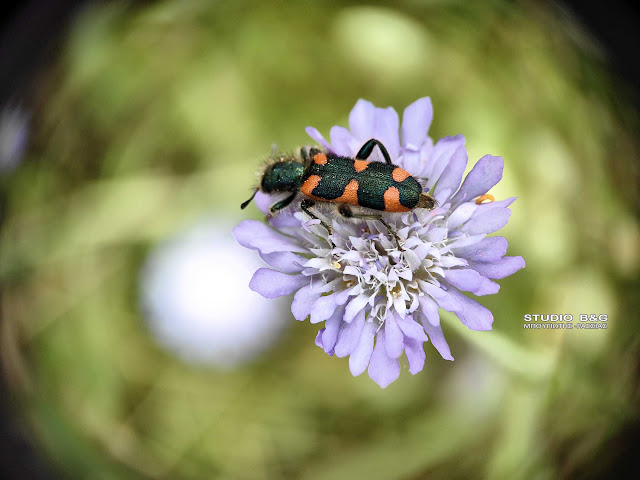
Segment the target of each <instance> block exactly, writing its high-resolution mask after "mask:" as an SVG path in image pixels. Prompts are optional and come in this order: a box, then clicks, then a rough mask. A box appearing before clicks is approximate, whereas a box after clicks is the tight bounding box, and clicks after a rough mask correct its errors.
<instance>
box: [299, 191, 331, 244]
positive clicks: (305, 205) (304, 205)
mask: <svg viewBox="0 0 640 480" xmlns="http://www.w3.org/2000/svg"><path fill="white" fill-rule="evenodd" d="M315 204H316V202H314V201H313V200H311V199H310V198H305V199H303V200H302V202H301V203H300V208H301V209H302V211H303V212H304V213H306V214H307V215H309V216H310V217H311V218H313V219H314V220H320V223H321V224H322V226H323V227H324V228H326V229H327V231H328V232H329V235H331V234H332V233H333V230H331V227H330V226H329V225H327V223H326V222H325V221H323V220H322V219H320V218H318V216H317V215H315V214H314V213H313V212H312V211H311V210H309V209H310V208H311V207H313V206H314V205H315ZM331 244H332V245H333V242H331ZM334 246H335V245H334Z"/></svg>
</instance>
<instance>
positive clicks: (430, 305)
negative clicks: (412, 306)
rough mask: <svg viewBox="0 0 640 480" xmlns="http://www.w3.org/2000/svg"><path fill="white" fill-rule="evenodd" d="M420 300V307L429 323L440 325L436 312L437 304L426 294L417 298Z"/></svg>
mask: <svg viewBox="0 0 640 480" xmlns="http://www.w3.org/2000/svg"><path fill="white" fill-rule="evenodd" d="M418 300H419V301H420V309H421V310H422V313H423V314H424V316H425V317H426V319H427V321H428V322H429V323H430V324H431V325H435V326H438V325H440V313H439V312H438V309H439V308H440V307H438V304H437V303H436V302H435V301H434V300H433V299H432V298H431V297H430V296H428V295H422V296H421V297H419V299H418Z"/></svg>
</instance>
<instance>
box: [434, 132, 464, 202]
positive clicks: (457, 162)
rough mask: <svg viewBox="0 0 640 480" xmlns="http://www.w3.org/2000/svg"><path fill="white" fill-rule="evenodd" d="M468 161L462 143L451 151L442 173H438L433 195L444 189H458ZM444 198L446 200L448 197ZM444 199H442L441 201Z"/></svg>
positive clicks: (453, 190)
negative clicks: (451, 153) (438, 176)
mask: <svg viewBox="0 0 640 480" xmlns="http://www.w3.org/2000/svg"><path fill="white" fill-rule="evenodd" d="M468 161H469V156H468V155H467V149H466V148H465V146H464V144H463V145H460V146H459V147H458V148H457V149H456V150H455V152H453V155H451V158H450V159H449V163H448V164H447V166H446V167H445V168H444V170H443V171H442V175H440V178H439V179H438V183H436V188H435V190H434V195H435V196H438V195H439V193H440V192H442V191H443V190H446V189H450V190H451V192H455V191H456V190H458V188H459V187H460V182H461V181H462V175H463V174H464V170H465V168H467V162H468ZM446 200H448V197H447V199H446ZM446 200H443V202H442V203H444V202H445V201H446Z"/></svg>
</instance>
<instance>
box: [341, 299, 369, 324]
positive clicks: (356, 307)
mask: <svg viewBox="0 0 640 480" xmlns="http://www.w3.org/2000/svg"><path fill="white" fill-rule="evenodd" d="M367 303H369V297H368V296H367V295H365V294H364V293H361V294H360V295H358V296H357V297H355V298H352V299H351V301H349V303H347V308H346V310H345V312H344V321H345V322H347V323H349V322H350V321H351V320H353V319H354V317H355V316H356V315H357V314H358V312H359V311H360V310H362V309H363V308H364V307H365V306H366V305H367Z"/></svg>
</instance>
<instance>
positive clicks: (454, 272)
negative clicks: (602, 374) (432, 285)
mask: <svg viewBox="0 0 640 480" xmlns="http://www.w3.org/2000/svg"><path fill="white" fill-rule="evenodd" d="M445 278H446V279H447V282H449V283H450V284H451V285H453V286H454V287H456V288H457V289H458V290H462V291H464V292H471V293H475V291H476V290H477V289H478V288H480V286H481V285H482V283H483V279H484V277H483V276H482V275H480V274H479V273H478V272H476V271H475V270H472V269H470V268H464V269H458V268H456V269H450V270H447V271H446V272H445Z"/></svg>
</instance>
